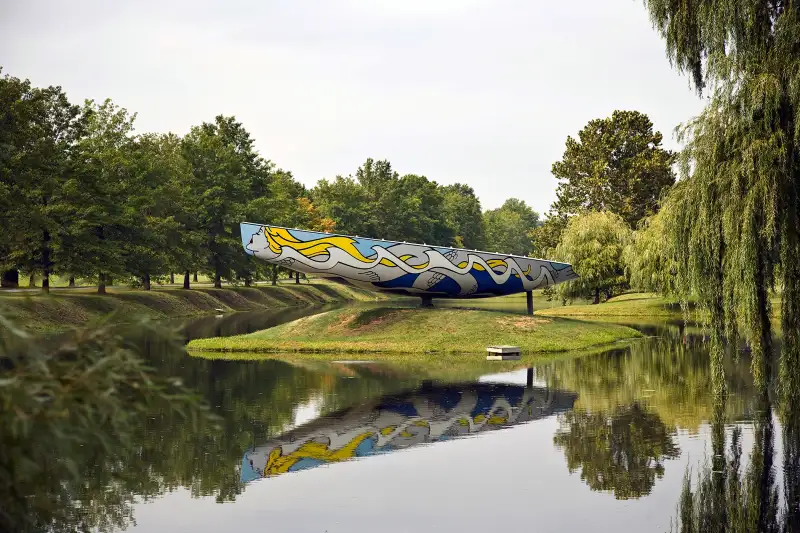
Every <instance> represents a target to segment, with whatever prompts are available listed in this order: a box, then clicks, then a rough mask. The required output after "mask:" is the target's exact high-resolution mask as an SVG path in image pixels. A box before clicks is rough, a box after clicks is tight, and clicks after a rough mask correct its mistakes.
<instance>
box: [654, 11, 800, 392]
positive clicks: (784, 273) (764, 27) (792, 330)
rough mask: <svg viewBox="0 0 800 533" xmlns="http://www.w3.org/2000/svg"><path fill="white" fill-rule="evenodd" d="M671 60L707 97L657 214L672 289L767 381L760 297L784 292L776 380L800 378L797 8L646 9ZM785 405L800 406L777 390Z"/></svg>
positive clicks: (766, 331)
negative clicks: (703, 311)
mask: <svg viewBox="0 0 800 533" xmlns="http://www.w3.org/2000/svg"><path fill="white" fill-rule="evenodd" d="M645 6H646V7H647V9H648V10H649V12H650V15H651V20H652V21H653V24H654V26H655V27H656V28H657V30H658V31H659V32H660V33H661V35H662V37H663V38H664V39H665V41H666V44H667V53H668V56H669V59H670V61H671V62H672V64H673V65H675V66H676V67H677V68H678V69H679V70H681V71H683V72H687V73H689V74H690V75H691V77H692V81H693V83H694V86H695V88H696V89H697V90H698V92H702V91H704V90H707V91H708V92H709V94H710V101H709V105H708V107H707V108H706V109H705V111H704V112H703V113H702V114H701V115H700V116H698V117H697V118H695V119H694V120H692V121H691V122H690V123H688V124H687V125H686V126H685V127H684V128H683V129H682V130H681V135H682V139H683V140H684V141H685V142H687V148H686V150H685V151H684V153H683V156H682V162H681V166H682V177H683V180H682V183H681V184H680V185H679V186H678V187H676V189H675V190H674V191H673V192H672V193H671V194H670V196H669V198H668V199H667V201H666V205H665V209H666V212H665V213H664V214H665V216H666V217H667V219H666V220H665V225H666V226H668V228H669V229H668V231H667V238H668V239H669V240H670V244H669V249H670V250H671V253H672V254H674V257H675V258H676V259H677V261H678V263H679V266H678V267H677V269H676V270H677V276H678V280H677V281H676V285H677V286H678V287H680V289H682V290H683V294H684V295H686V296H688V295H689V294H690V293H694V295H695V296H699V297H700V300H701V302H700V303H701V304H702V305H704V306H706V307H708V310H709V311H710V313H709V316H710V320H709V325H710V327H711V330H712V338H714V339H715V341H721V340H722V339H723V337H724V336H728V340H733V338H735V333H736V332H737V331H738V332H740V333H741V334H742V335H744V337H745V338H746V339H747V341H748V343H749V344H750V346H751V349H752V351H753V368H752V370H753V375H754V378H755V379H756V384H757V385H760V384H761V383H762V382H763V381H764V380H766V378H767V374H766V366H765V365H766V364H767V363H766V362H767V361H768V359H769V355H770V354H771V351H772V346H771V341H770V339H771V333H772V332H771V329H770V321H769V315H770V302H769V297H768V296H769V291H770V290H772V289H773V288H774V287H775V285H777V287H778V288H779V289H780V290H781V291H782V304H781V305H782V309H781V315H782V323H781V328H782V332H783V338H784V349H783V353H782V358H781V371H782V372H790V373H794V372H798V371H800V218H798V213H800V203H799V200H800V193H799V192H798V189H799V188H800V161H798V155H797V154H798V151H797V149H796V147H797V143H798V139H800V131H798V128H799V127H800V120H797V118H798V117H797V114H798V109H800V2H793V1H781V0H756V1H753V0H715V1H707V0H683V1H681V2H675V1H672V0H645ZM782 392H783V396H784V400H785V402H788V404H787V405H799V404H798V403H796V402H798V401H800V396H798V395H797V394H796V393H793V392H792V391H791V390H788V389H787V390H784V391H782Z"/></svg>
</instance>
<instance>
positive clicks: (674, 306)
mask: <svg viewBox="0 0 800 533" xmlns="http://www.w3.org/2000/svg"><path fill="white" fill-rule="evenodd" d="M537 314H538V315H542V316H553V317H555V316H559V317H598V318H599V317H628V316H632V317H653V318H660V319H663V318H665V319H670V318H676V319H679V318H682V317H683V311H682V310H681V306H680V303H679V302H678V301H677V300H674V299H669V298H663V297H661V296H658V295H657V294H650V293H629V294H622V295H620V296H615V297H614V298H611V299H610V300H608V301H607V302H603V303H599V304H596V305H594V304H578V305H567V306H553V307H550V308H548V309H543V310H541V311H538V312H537Z"/></svg>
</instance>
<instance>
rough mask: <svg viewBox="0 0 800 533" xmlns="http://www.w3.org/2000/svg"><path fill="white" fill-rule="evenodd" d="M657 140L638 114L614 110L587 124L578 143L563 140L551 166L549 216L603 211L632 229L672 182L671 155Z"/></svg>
mask: <svg viewBox="0 0 800 533" xmlns="http://www.w3.org/2000/svg"><path fill="white" fill-rule="evenodd" d="M661 140H662V136H661V133H659V132H654V131H653V123H652V122H650V119H649V118H648V117H647V115H645V114H643V113H640V112H638V111H614V113H613V114H612V115H611V117H609V118H605V119H595V120H592V121H590V122H589V123H588V124H587V125H586V126H585V127H584V128H583V129H582V130H581V131H580V132H579V133H578V139H577V140H576V139H574V138H572V137H567V143H566V150H565V151H564V156H563V158H562V160H561V161H558V162H556V163H554V164H553V175H554V176H555V177H556V179H558V180H559V182H560V183H559V185H558V189H557V190H556V196H557V200H556V202H555V203H554V204H553V211H554V212H555V213H557V214H558V215H561V216H570V215H575V214H578V213H580V212H581V211H584V210H592V211H605V210H608V211H611V212H614V213H617V214H618V215H620V216H621V217H622V218H623V220H625V222H626V223H627V224H628V225H629V226H631V227H636V224H637V223H638V222H639V220H641V219H642V218H644V217H646V216H648V215H652V214H654V213H655V212H656V211H657V210H658V200H659V198H660V197H661V195H662V193H663V192H664V191H665V190H666V189H668V188H669V187H670V186H671V185H672V184H673V183H675V175H674V173H673V172H672V168H671V165H672V163H673V161H674V154H673V153H672V152H670V151H669V150H665V149H663V148H662V147H661Z"/></svg>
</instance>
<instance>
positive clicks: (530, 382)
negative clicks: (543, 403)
mask: <svg viewBox="0 0 800 533" xmlns="http://www.w3.org/2000/svg"><path fill="white" fill-rule="evenodd" d="M526 377H527V379H526V383H525V386H526V387H528V388H529V389H530V388H531V387H533V368H529V369H528V375H527V376H526Z"/></svg>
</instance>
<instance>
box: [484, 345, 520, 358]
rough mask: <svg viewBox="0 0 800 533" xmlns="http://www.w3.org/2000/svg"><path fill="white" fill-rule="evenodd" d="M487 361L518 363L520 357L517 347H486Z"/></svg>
mask: <svg viewBox="0 0 800 533" xmlns="http://www.w3.org/2000/svg"><path fill="white" fill-rule="evenodd" d="M486 351H487V352H489V355H487V356H486V360H487V361H518V360H519V355H520V349H519V346H507V345H502V346H487V347H486Z"/></svg>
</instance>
